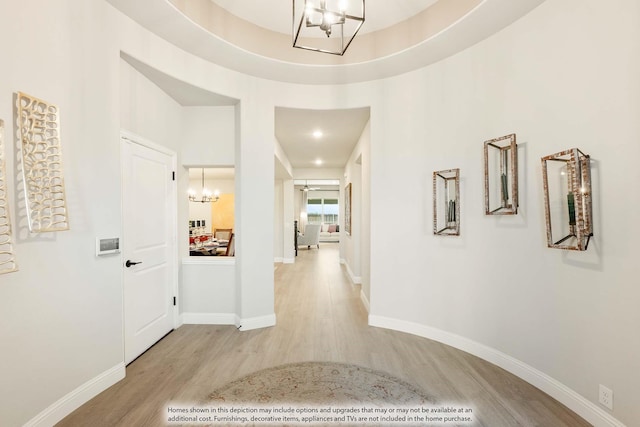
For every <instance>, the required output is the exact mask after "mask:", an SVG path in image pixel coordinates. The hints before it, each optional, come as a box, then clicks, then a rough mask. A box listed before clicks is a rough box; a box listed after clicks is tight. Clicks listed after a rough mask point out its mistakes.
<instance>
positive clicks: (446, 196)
mask: <svg viewBox="0 0 640 427" xmlns="http://www.w3.org/2000/svg"><path fill="white" fill-rule="evenodd" d="M433 234H436V235H439V236H459V235H460V169H448V170H442V171H436V172H434V173H433Z"/></svg>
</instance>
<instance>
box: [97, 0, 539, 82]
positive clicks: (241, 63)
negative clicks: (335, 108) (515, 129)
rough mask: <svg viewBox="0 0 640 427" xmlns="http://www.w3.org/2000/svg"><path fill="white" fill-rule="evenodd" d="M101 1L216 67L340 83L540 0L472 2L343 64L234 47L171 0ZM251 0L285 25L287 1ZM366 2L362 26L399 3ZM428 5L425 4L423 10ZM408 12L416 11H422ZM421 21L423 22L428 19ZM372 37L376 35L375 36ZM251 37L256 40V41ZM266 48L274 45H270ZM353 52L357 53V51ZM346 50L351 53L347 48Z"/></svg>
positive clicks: (483, 28) (407, 59)
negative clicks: (396, 45)
mask: <svg viewBox="0 0 640 427" xmlns="http://www.w3.org/2000/svg"><path fill="white" fill-rule="evenodd" d="M107 1H108V2H109V3H111V4H112V5H113V6H114V7H116V8H117V9H118V10H120V11H121V12H123V13H124V14H125V15H127V16H129V17H130V18H131V19H133V20H135V21H136V22H138V23H139V24H140V25H142V26H143V27H145V28H147V29H148V30H150V31H152V32H153V33H155V34H156V35H158V36H160V37H162V38H164V39H166V40H168V41H169V42H171V43H173V44H174V45H176V46H177V47H179V48H181V49H183V50H185V51H187V52H189V53H191V54H193V55H196V56H199V57H201V58H203V59H204V60H207V61H210V62H213V63H215V64H217V65H219V66H222V67H225V68H228V69H231V70H234V71H237V72H240V73H243V74H246V75H251V76H257V77H260V78H264V79H270V80H277V81H285V82H291V83H302V84H344V83H355V82H362V81H369V80H377V79H384V78H388V77H391V76H395V75H398V74H402V73H406V72H409V71H412V70H415V69H418V68H421V67H425V66H427V65H429V64H432V63H434V62H437V61H439V60H442V59H444V58H446V57H448V56H450V55H453V54H455V53H457V52H459V51H461V50H463V49H465V48H467V47H469V46H472V45H474V44H475V43H478V42H479V41H480V40H483V39H485V38H487V37H489V36H491V35H492V34H494V33H496V32H497V31H500V30H501V29H502V28H504V27H506V26H507V25H509V24H511V23H512V22H514V21H515V20H517V19H519V18H521V17H522V16H523V15H525V14H526V13H528V12H529V11H531V10H532V9H533V8H535V7H537V6H538V5H540V4H541V3H543V2H544V1H545V0H480V2H479V4H478V5H477V7H473V9H472V10H470V11H468V13H464V15H463V16H456V17H455V18H456V19H454V20H453V22H451V23H450V25H447V26H446V27H445V28H443V29H441V30H439V31H437V32H436V33H435V34H432V35H431V36H429V37H427V38H426V39H423V40H422V41H420V42H418V43H417V44H414V45H412V46H410V47H407V48H404V49H401V50H398V51H395V52H391V53H389V54H386V55H384V56H377V57H375V58H374V59H370V60H364V61H360V62H346V63H340V62H336V63H332V62H331V63H330V62H327V63H323V64H320V65H318V66H314V65H309V63H301V62H295V61H286V60H282V59H278V58H274V57H272V56H269V55H265V54H257V53H255V52H252V51H250V50H248V49H245V48H242V47H239V46H237V45H235V44H233V43H231V42H229V41H228V40H226V39H225V38H224V37H223V35H220V34H214V33H212V32H211V31H209V30H207V29H206V28H204V27H203V26H202V25H199V24H197V23H195V22H194V20H193V19H191V18H190V17H188V16H186V15H185V14H184V13H182V12H181V11H180V10H179V9H178V7H177V6H176V5H175V4H173V3H172V0H136V1H131V0H107ZM173 1H177V0H173ZM477 1H478V0H475V1H472V0H456V1H455V2H454V0H439V1H437V2H435V3H434V5H433V6H432V7H436V6H438V5H443V6H448V5H456V4H464V3H473V4H475V2H477ZM245 2H247V3H249V0H236V1H235V2H234V3H245ZM251 2H252V3H256V4H257V3H263V5H262V6H264V4H269V6H272V5H273V4H277V5H278V7H283V8H284V10H285V11H286V13H285V14H284V16H285V17H284V18H282V17H279V16H278V20H282V22H285V24H281V25H289V24H288V23H291V17H292V11H291V10H290V8H291V2H290V1H285V0H279V1H277V2H276V1H273V0H272V1H269V2H267V1H266V0H262V1H258V0H252V1H251ZM449 2H450V3H449ZM200 3H202V4H209V5H214V6H216V7H217V8H219V6H217V3H213V2H208V3H206V2H204V3H203V2H200ZM200 3H198V2H193V3H189V2H187V3H185V4H186V5H188V6H189V7H190V6H193V7H194V8H195V9H198V7H199V6H201V4H200ZM369 3H371V7H375V6H374V5H375V3H376V2H375V1H374V0H368V1H367V13H366V25H368V23H369V22H375V21H376V20H377V19H387V18H386V17H387V15H388V16H394V15H395V13H396V10H397V9H399V8H398V7H395V5H396V4H397V3H398V4H399V3H400V0H393V1H392V0H386V1H385V0H379V1H378V4H379V5H380V7H381V9H380V11H379V12H377V13H376V14H374V13H373V12H372V10H371V7H370V6H369ZM402 3H406V5H407V6H406V7H409V6H410V5H411V4H412V3H414V2H413V1H411V0H406V2H405V1H403V2H402ZM418 3H420V6H419V7H418V6H415V9H421V8H422V7H423V6H424V5H423V4H422V3H423V1H422V0H415V4H418ZM227 7H229V8H230V7H232V6H231V4H230V5H228V6H227ZM256 7H257V6H256ZM274 7H275V6H274ZM432 7H430V8H428V9H427V11H428V10H430V9H431V8H432ZM400 9H402V8H400ZM271 10H272V9H270V11H271ZM225 12H226V11H225ZM238 13H240V12H238ZM263 13H265V14H266V16H269V19H271V18H272V17H271V15H272V14H273V15H275V13H272V12H268V13H267V12H263ZM281 13H283V12H281ZM403 13H404V14H410V13H413V10H412V11H409V9H406V10H404V11H403ZM376 15H377V16H376ZM414 16H422V13H420V14H418V15H414ZM208 18H210V17H206V16H204V17H203V20H205V21H206V19H208ZM241 18H242V19H243V20H244V21H245V22H248V21H246V19H247V17H245V16H242V17H241ZM449 18H451V17H449ZM274 19H275V17H274ZM393 19H398V17H397V16H396V17H395V18H393ZM278 22H279V21H278ZM247 25H250V26H251V27H254V28H255V26H254V25H252V24H250V23H249V24H247ZM373 25H374V24H372V26H373ZM381 25H385V24H381ZM424 25H428V23H425V24H424ZM395 27H398V25H396V26H394V28H395ZM425 28H427V27H425ZM370 29H371V28H370ZM229 30H232V29H229ZM266 32H267V33H270V34H277V35H278V36H279V37H281V38H282V39H286V40H288V41H290V36H289V37H284V36H283V35H282V34H279V33H272V32H269V31H266ZM376 33H378V32H376ZM368 36H370V34H365V35H364V37H362V39H365V38H367V37H368ZM372 39H373V40H376V38H375V37H374V38H372ZM382 40H383V41H387V40H388V39H387V38H384V39H382ZM254 42H256V41H254ZM257 42H260V40H259V41H257ZM356 42H357V40H356ZM354 43H355V42H354ZM355 47H356V45H353V46H351V47H350V49H349V50H350V51H351V50H353V49H354V48H355ZM271 48H274V46H271ZM278 49H282V50H284V49H286V52H289V53H287V54H288V55H289V54H292V53H291V52H293V51H296V55H295V56H296V57H299V58H303V57H304V58H314V59H322V60H323V61H324V60H325V59H327V61H329V59H331V60H333V59H336V58H345V57H336V56H335V55H326V54H320V53H315V52H308V51H304V50H302V49H294V48H292V47H291V44H290V43H289V42H287V43H285V44H283V45H282V47H281V48H280V47H278ZM374 50H375V49H374ZM278 51H279V50H278ZM355 52H356V53H357V52H359V51H355ZM349 53H350V54H351V52H349ZM309 55H314V56H309ZM318 55H323V56H322V57H321V56H318ZM329 57H331V58H329ZM309 67H313V72H309Z"/></svg>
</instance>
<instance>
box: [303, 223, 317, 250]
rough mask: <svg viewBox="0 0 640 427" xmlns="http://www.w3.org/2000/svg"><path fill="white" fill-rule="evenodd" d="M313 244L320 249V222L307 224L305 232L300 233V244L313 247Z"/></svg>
mask: <svg viewBox="0 0 640 427" xmlns="http://www.w3.org/2000/svg"><path fill="white" fill-rule="evenodd" d="M311 245H316V246H317V247H318V249H320V224H307V225H306V227H304V234H299V235H298V246H306V247H307V249H311Z"/></svg>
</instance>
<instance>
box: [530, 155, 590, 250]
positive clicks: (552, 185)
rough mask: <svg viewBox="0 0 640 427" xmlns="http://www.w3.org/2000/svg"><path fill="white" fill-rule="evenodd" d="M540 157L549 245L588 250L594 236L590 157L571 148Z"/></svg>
mask: <svg viewBox="0 0 640 427" xmlns="http://www.w3.org/2000/svg"><path fill="white" fill-rule="evenodd" d="M541 160H542V179H543V187H544V206H545V219H546V223H547V246H548V247H550V248H556V249H569V250H575V251H586V250H587V247H588V246H589V240H590V239H591V237H592V236H593V220H592V217H593V215H592V205H591V197H592V196H591V159H590V157H589V155H588V154H584V153H583V152H582V151H580V150H578V149H577V148H572V149H569V150H565V151H561V152H559V153H556V154H552V155H549V156H546V157H543V158H542V159H541Z"/></svg>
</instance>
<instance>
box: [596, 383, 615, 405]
mask: <svg viewBox="0 0 640 427" xmlns="http://www.w3.org/2000/svg"><path fill="white" fill-rule="evenodd" d="M598 401H599V402H600V403H601V404H602V405H604V406H606V407H607V408H609V409H611V410H612V411H613V391H612V390H611V389H609V388H607V387H605V386H603V385H602V384H600V393H599V394H598Z"/></svg>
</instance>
